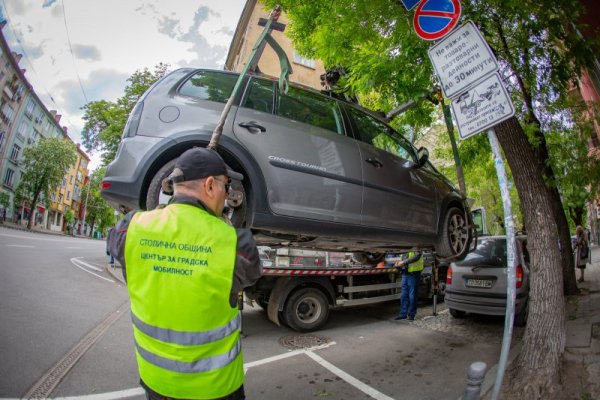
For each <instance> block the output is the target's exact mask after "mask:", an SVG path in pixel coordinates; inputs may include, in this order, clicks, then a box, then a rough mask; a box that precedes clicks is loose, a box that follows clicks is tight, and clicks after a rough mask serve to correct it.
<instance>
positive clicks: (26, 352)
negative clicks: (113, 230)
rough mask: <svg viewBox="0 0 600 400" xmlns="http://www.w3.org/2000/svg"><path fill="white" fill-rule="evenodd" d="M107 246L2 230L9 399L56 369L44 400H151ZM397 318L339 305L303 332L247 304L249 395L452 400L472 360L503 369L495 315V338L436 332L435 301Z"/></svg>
mask: <svg viewBox="0 0 600 400" xmlns="http://www.w3.org/2000/svg"><path fill="white" fill-rule="evenodd" d="M104 246H105V243H104V242H103V241H97V240H90V239H78V238H70V237H64V236H52V235H43V234H35V233H28V232H21V231H15V230H8V229H3V228H0V252H1V253H2V256H1V257H0V271H1V272H2V274H3V278H2V279H0V296H1V300H2V304H3V307H2V310H3V311H2V314H1V315H0V346H1V347H0V349H1V354H2V360H3V362H2V364H1V366H0V397H22V396H24V395H25V394H26V393H29V392H30V391H31V389H32V387H35V386H34V384H35V383H36V382H37V383H39V382H40V379H41V378H44V374H46V373H47V372H49V371H51V372H52V373H51V374H50V375H51V376H49V377H46V378H44V379H46V381H49V383H47V385H50V384H52V385H55V387H54V388H53V389H52V391H50V392H49V393H48V394H46V397H48V396H51V397H69V398H71V400H109V399H121V398H139V399H142V398H144V396H143V391H142V389H141V388H140V387H139V385H138V376H137V369H136V365H135V356H134V351H133V341H132V334H131V322H130V315H129V312H128V309H127V306H128V304H127V292H126V288H125V287H124V286H123V285H122V283H120V282H119V281H118V280H116V279H115V278H114V276H113V275H111V274H109V273H107V272H105V271H104V270H103V269H104V266H105V265H106V262H107V259H106V257H105V255H104V249H105V247H104ZM440 310H443V306H441V307H440ZM397 313H398V304H396V303H395V302H394V303H386V304H382V305H375V306H370V307H362V308H353V309H341V310H334V311H332V313H331V315H330V320H329V322H328V324H327V325H326V327H325V329H323V330H321V331H319V332H316V333H314V334H309V335H300V334H298V333H296V332H293V331H291V330H289V329H288V328H285V327H278V326H276V325H274V324H273V323H271V322H269V321H268V320H267V317H266V315H265V313H264V311H262V309H260V308H259V307H248V306H247V307H245V309H244V311H243V330H244V334H245V335H246V336H245V338H244V339H243V349H244V360H245V367H246V370H247V375H246V393H247V397H248V399H281V398H287V399H289V400H293V399H308V398H314V397H326V398H328V399H355V398H374V399H381V400H384V399H453V400H454V399H457V398H458V397H459V396H460V395H461V394H462V392H463V391H464V388H465V380H466V371H467V368H468V366H469V365H470V364H471V363H472V362H474V361H484V362H486V363H487V364H488V366H491V365H493V364H495V363H496V362H497V359H498V354H499V350H500V343H499V340H498V338H501V336H502V327H503V320H502V319H501V318H499V319H491V320H490V319H485V320H484V322H483V323H484V324H485V325H487V328H486V329H488V330H489V332H487V333H485V332H484V333H485V334H479V335H473V334H472V332H471V331H470V330H469V329H466V330H465V334H464V335H462V334H458V335H456V334H453V333H451V332H448V331H439V330H436V329H428V328H427V325H428V324H429V325H432V326H434V325H436V323H438V322H439V323H441V321H446V320H450V319H451V318H450V317H449V315H448V314H447V312H444V311H442V312H441V313H440V315H438V316H437V317H430V315H431V305H428V304H427V305H423V306H422V307H420V309H419V312H418V315H417V319H418V321H416V322H415V323H408V322H395V321H392V319H393V317H394V316H396V315H397ZM428 316H429V317H428ZM107 318H108V319H107ZM427 321H429V322H427ZM424 322H427V323H424ZM431 322H433V323H431ZM471 322H472V321H471V320H470V319H467V320H466V323H468V324H470V323H471ZM462 323H463V324H464V323H465V322H462ZM444 324H445V323H444ZM98 327H103V330H102V331H101V332H100V333H98V332H97V328H98ZM94 332H96V334H94ZM90 335H91V336H94V340H93V341H92V342H91V343H92V344H91V345H89V346H88V347H86V348H85V349H84V350H83V351H82V350H81V343H88V342H89V338H90ZM297 343H301V344H302V346H303V347H306V346H310V344H311V343H314V346H315V347H312V348H310V347H309V348H301V349H299V348H297V346H296V347H294V344H297ZM306 343H308V345H307V344H306ZM77 349H79V353H80V354H78V355H77V354H76V353H77V351H74V350H77ZM72 354H76V355H77V357H76V362H72V361H69V360H72V359H73V357H71V355H72ZM65 355H67V356H68V357H66V361H65V359H63V357H65ZM69 362H71V364H69ZM65 363H66V364H68V365H67V366H64V365H63V364H65ZM57 366H58V367H57ZM55 375H57V376H58V378H55V377H54V376H55ZM44 379H42V381H43V382H46V381H44ZM53 379H54V380H55V382H52V380H53ZM42 386H44V385H42ZM91 396H92V397H91Z"/></svg>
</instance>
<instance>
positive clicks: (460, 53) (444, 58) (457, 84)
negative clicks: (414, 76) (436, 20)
mask: <svg viewBox="0 0 600 400" xmlns="http://www.w3.org/2000/svg"><path fill="white" fill-rule="evenodd" d="M428 53H429V58H430V59H431V63H432V64H433V68H434V69H435V72H436V74H437V76H438V77H439V78H440V83H441V85H442V91H443V92H444V96H446V97H447V98H451V97H454V96H456V95H457V94H460V93H462V92H463V91H465V90H466V89H468V88H469V87H470V86H472V85H474V84H475V83H477V81H478V80H480V79H482V78H484V77H485V76H487V75H489V74H491V73H493V72H495V71H497V70H498V61H497V60H496V57H495V56H494V54H493V53H492V51H491V50H490V47H489V46H488V44H487V42H486V41H485V39H484V38H483V36H481V32H479V29H477V27H476V26H475V24H473V22H471V21H468V22H467V23H465V24H464V25H463V26H461V27H460V28H457V29H455V30H454V32H452V33H451V34H449V35H448V36H446V37H445V38H444V39H443V40H441V41H440V42H439V43H437V44H436V45H435V46H433V47H431V48H430V49H429V50H428Z"/></svg>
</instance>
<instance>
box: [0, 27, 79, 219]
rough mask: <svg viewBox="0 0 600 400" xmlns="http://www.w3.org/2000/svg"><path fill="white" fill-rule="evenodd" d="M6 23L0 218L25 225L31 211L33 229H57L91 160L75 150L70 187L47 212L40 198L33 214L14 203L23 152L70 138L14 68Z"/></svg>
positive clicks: (0, 80) (0, 62) (0, 42)
mask: <svg viewBox="0 0 600 400" xmlns="http://www.w3.org/2000/svg"><path fill="white" fill-rule="evenodd" d="M5 24H6V22H1V23H0V92H1V93H0V193H5V194H7V195H8V198H9V201H8V204H1V205H0V218H3V219H5V220H7V221H12V222H16V223H22V224H25V223H26V221H27V219H28V217H29V215H31V213H32V212H33V213H34V220H33V221H34V226H36V227H38V228H43V229H53V230H62V229H63V227H64V224H63V219H64V213H65V212H66V210H67V209H72V208H73V203H75V204H76V207H77V212H78V211H79V209H80V203H81V191H82V188H83V182H84V181H85V177H86V176H87V165H88V163H89V160H90V159H89V157H88V156H87V155H86V154H85V153H84V152H83V151H82V150H81V149H78V152H77V153H78V156H77V163H76V165H75V166H72V167H71V168H70V170H69V172H68V173H67V175H66V177H65V182H72V183H70V184H69V186H68V189H67V185H66V184H65V190H63V193H62V195H63V199H62V201H60V202H58V201H57V202H56V203H53V205H52V207H51V209H50V210H48V209H46V207H45V206H44V204H43V203H44V199H40V203H39V204H36V205H35V206H34V207H33V210H32V209H31V207H30V206H29V205H28V204H14V199H15V191H16V189H17V186H18V184H19V181H20V179H21V176H22V174H23V172H24V171H23V169H22V165H21V164H20V161H21V159H22V157H23V151H24V149H25V148H26V147H28V146H35V145H36V143H38V142H39V140H40V139H42V138H52V137H60V138H64V139H65V140H69V141H70V140H71V139H70V138H69V136H68V135H67V133H66V128H62V127H61V126H60V119H61V116H60V115H59V114H57V113H56V111H48V109H47V108H46V107H45V106H44V104H43V103H42V101H41V100H40V99H39V97H38V96H37V94H36V93H35V92H34V91H33V88H32V87H31V84H30V83H29V82H28V81H27V78H26V77H25V70H24V69H21V67H20V66H19V62H20V61H21V55H19V54H16V53H15V52H13V51H12V50H11V49H10V48H9V46H8V44H7V42H6V40H5V38H4V34H3V31H2V29H3V28H4V26H5ZM82 166H83V167H82ZM79 175H81V176H79ZM71 176H72V177H73V178H72V179H71ZM60 189H61V188H59V189H58V192H59V194H60ZM67 194H68V198H69V200H67ZM73 198H76V200H75V201H73Z"/></svg>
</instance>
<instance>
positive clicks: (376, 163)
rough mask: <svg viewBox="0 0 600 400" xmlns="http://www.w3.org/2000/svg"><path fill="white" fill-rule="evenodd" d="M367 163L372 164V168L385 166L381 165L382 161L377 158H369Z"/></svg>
mask: <svg viewBox="0 0 600 400" xmlns="http://www.w3.org/2000/svg"><path fill="white" fill-rule="evenodd" d="M365 161H366V162H368V163H369V164H371V165H372V166H374V167H375V168H381V167H383V164H382V163H381V161H379V160H378V159H376V158H372V157H369V158H367V159H366V160H365Z"/></svg>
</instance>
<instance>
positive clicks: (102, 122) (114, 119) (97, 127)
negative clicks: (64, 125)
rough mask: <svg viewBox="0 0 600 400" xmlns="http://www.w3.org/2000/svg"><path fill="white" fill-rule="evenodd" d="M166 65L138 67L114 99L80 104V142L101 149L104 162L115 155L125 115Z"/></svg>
mask: <svg viewBox="0 0 600 400" xmlns="http://www.w3.org/2000/svg"><path fill="white" fill-rule="evenodd" d="M167 68H168V65H166V64H163V63H160V64H158V65H157V66H156V67H155V68H154V71H150V70H148V68H145V69H144V70H142V71H139V70H138V71H136V72H135V73H133V75H131V76H130V77H129V79H127V86H126V87H125V92H124V94H123V96H121V97H120V98H119V99H117V100H116V101H107V100H98V101H91V102H89V103H87V104H86V105H85V106H83V108H82V109H83V111H84V115H83V120H84V121H85V125H84V127H83V131H82V133H81V136H82V139H83V145H84V147H85V148H86V150H87V151H90V152H91V151H101V152H102V163H103V164H104V165H107V164H108V163H110V162H111V161H112V160H113V159H114V158H115V155H116V153H117V148H118V147H119V142H120V141H121V135H122V134H123V129H124V128H125V124H126V123H127V118H128V117H129V114H130V113H131V110H132V109H133V107H134V106H135V104H136V103H137V101H138V99H139V98H140V97H141V96H142V94H144V92H145V91H146V90H148V88H149V87H150V86H151V85H152V84H153V83H154V82H156V81H157V80H158V79H160V78H161V77H162V76H163V75H164V74H165V73H166V71H167Z"/></svg>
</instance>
